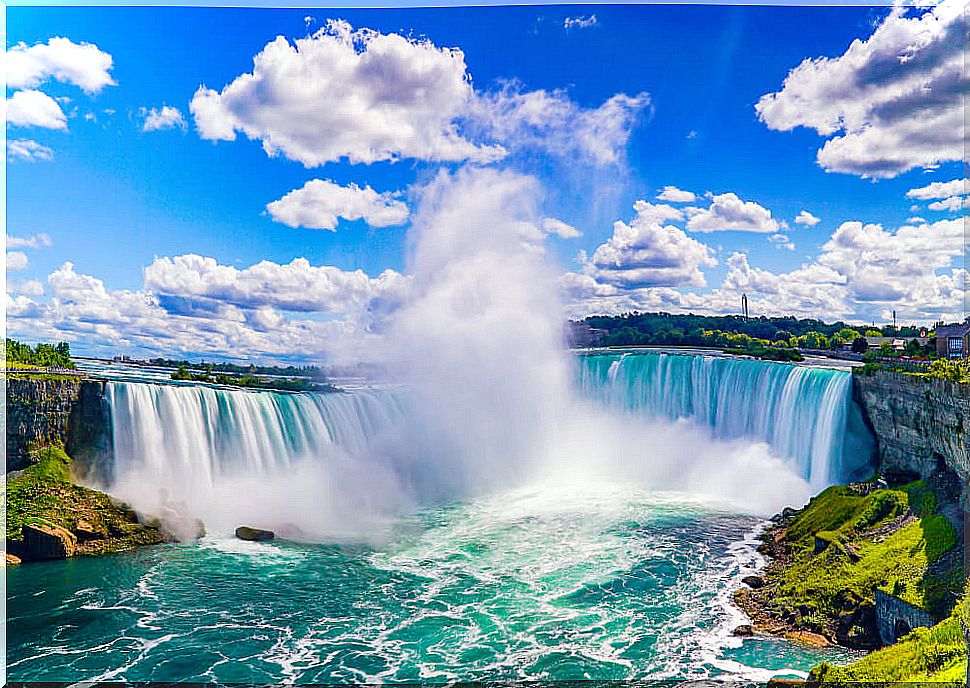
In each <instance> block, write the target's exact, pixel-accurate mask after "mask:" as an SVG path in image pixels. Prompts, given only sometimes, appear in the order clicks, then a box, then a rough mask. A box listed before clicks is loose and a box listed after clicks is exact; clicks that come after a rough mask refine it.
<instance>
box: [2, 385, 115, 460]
mask: <svg viewBox="0 0 970 688" xmlns="http://www.w3.org/2000/svg"><path fill="white" fill-rule="evenodd" d="M6 420H7V468H6V470H7V471H16V470H21V469H24V468H26V467H27V466H29V465H30V464H31V462H32V460H31V458H30V455H29V453H28V449H29V448H30V447H31V446H41V445H49V444H61V445H63V446H65V447H66V448H67V450H68V452H69V453H70V454H71V455H72V456H73V457H74V458H75V462H76V466H77V467H78V468H79V469H80V470H81V471H82V472H84V473H88V472H92V473H95V474H97V473H98V471H99V470H101V469H103V468H104V467H105V466H107V465H110V456H111V415H110V413H109V409H108V407H107V401H106V400H105V399H104V385H103V383H102V382H100V381H96V380H80V379H78V380H61V379H57V380H43V379H24V378H8V380H7V400H6ZM92 477H98V475H93V476H92Z"/></svg>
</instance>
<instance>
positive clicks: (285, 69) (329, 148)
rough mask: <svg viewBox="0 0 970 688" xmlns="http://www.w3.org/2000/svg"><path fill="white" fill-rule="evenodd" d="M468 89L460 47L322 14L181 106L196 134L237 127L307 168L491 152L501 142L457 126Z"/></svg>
mask: <svg viewBox="0 0 970 688" xmlns="http://www.w3.org/2000/svg"><path fill="white" fill-rule="evenodd" d="M471 95H472V87H471V84H470V80H469V78H468V75H467V73H466V69H465V57H464V55H463V54H462V52H461V51H460V50H457V49H449V48H438V47H437V46H435V45H434V44H432V43H431V42H430V41H422V40H412V39H409V38H406V37H404V36H399V35H397V34H382V33H379V32H377V31H371V30H367V29H360V30H356V31H355V30H354V29H353V28H352V27H351V26H350V25H349V24H347V23H346V22H342V21H330V22H328V23H327V26H326V27H324V28H322V29H320V30H319V31H317V32H316V33H314V34H313V35H311V36H308V37H306V38H300V39H297V40H296V41H294V43H292V44H291V43H290V42H289V41H287V40H286V39H285V38H283V37H282V36H280V37H277V38H276V39H275V40H274V41H271V42H270V43H268V44H266V46H265V47H264V48H263V49H262V50H261V51H260V52H259V53H258V54H257V55H256V56H255V57H254V58H253V70H252V72H250V73H247V74H242V75H240V76H238V77H236V78H235V79H234V80H233V81H232V82H230V83H229V84H228V85H226V86H225V87H224V88H223V89H222V90H221V91H216V90H213V89H211V88H207V87H205V86H202V87H200V88H199V90H198V91H197V92H196V94H195V96H194V97H193V98H192V102H191V105H190V108H189V109H190V110H191V111H192V114H193V115H194V116H195V123H196V126H197V127H198V130H199V134H200V135H201V136H202V138H205V139H213V140H233V139H235V138H236V133H237V132H241V133H243V134H245V135H246V136H248V137H249V138H250V139H254V140H259V141H261V142H262V144H263V148H264V149H265V151H266V152H267V154H269V155H277V154H282V155H284V156H286V157H287V158H290V159H291V160H296V161H298V162H301V163H303V164H304V165H305V166H307V167H316V166H319V165H322V164H324V163H327V162H333V161H337V160H340V159H343V158H346V159H348V160H350V161H351V162H354V163H372V162H377V161H380V160H396V159H399V158H405V157H413V158H419V159H426V160H451V161H457V160H469V159H470V160H475V161H479V162H487V161H491V160H495V159H497V158H500V157H502V155H503V151H502V150H501V149H500V148H498V147H494V146H477V145H475V144H473V143H471V142H469V141H467V140H466V139H464V138H463V137H462V136H461V135H460V134H459V133H458V127H457V125H456V122H455V120H456V118H457V117H458V116H459V115H460V114H461V113H462V111H463V109H464V107H465V105H466V103H467V102H468V100H469V98H470V97H471Z"/></svg>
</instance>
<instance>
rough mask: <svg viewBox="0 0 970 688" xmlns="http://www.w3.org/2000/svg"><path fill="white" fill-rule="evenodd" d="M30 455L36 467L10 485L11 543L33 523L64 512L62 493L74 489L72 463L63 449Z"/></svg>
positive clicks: (32, 467)
mask: <svg viewBox="0 0 970 688" xmlns="http://www.w3.org/2000/svg"><path fill="white" fill-rule="evenodd" d="M31 454H32V456H33V457H34V458H36V459H37V463H33V464H31V465H30V466H28V467H27V468H25V469H24V470H23V471H21V472H20V474H19V475H17V477H15V478H13V479H11V480H8V481H7V539H8V540H19V539H20V538H21V534H20V529H21V527H22V526H23V525H24V524H25V523H27V522H28V521H29V520H30V519H32V518H39V517H43V516H45V515H50V514H57V513H58V512H59V511H60V510H61V499H60V496H59V493H60V492H61V491H62V490H64V489H68V487H69V486H71V465H72V461H71V457H69V456H68V455H67V453H66V452H65V451H64V449H63V448H61V447H58V446H48V447H43V448H40V449H33V450H32V451H31ZM65 516H66V514H65ZM61 520H63V519H56V521H61Z"/></svg>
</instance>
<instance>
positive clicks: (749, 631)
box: [731, 624, 754, 638]
mask: <svg viewBox="0 0 970 688" xmlns="http://www.w3.org/2000/svg"><path fill="white" fill-rule="evenodd" d="M731 635H736V636H739V637H741V638H748V637H750V636H753V635H754V629H753V628H752V627H751V626H750V625H748V624H742V625H741V626H738V627H737V628H735V629H734V630H733V631H731Z"/></svg>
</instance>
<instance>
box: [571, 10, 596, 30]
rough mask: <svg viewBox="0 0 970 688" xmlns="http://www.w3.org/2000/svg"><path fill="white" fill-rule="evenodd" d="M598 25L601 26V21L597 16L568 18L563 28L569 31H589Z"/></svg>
mask: <svg viewBox="0 0 970 688" xmlns="http://www.w3.org/2000/svg"><path fill="white" fill-rule="evenodd" d="M597 24H599V20H598V19H597V18H596V15H595V14H591V15H589V16H582V15H581V16H578V17H566V18H565V19H564V20H563V23H562V27H563V28H564V29H566V30H567V31H568V30H570V29H589V28H592V27H594V26H596V25H597Z"/></svg>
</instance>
